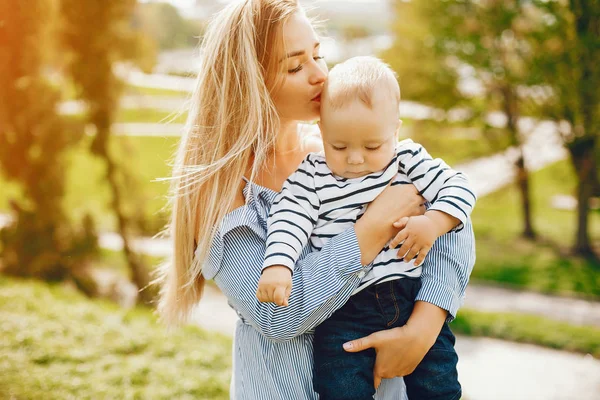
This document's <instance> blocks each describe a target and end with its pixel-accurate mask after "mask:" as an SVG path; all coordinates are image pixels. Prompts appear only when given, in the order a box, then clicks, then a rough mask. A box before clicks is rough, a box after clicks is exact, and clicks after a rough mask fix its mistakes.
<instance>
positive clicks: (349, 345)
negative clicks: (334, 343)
mask: <svg viewBox="0 0 600 400" xmlns="http://www.w3.org/2000/svg"><path fill="white" fill-rule="evenodd" d="M344 350H352V342H348V343H344Z"/></svg>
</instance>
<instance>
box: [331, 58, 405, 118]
mask: <svg viewBox="0 0 600 400" xmlns="http://www.w3.org/2000/svg"><path fill="white" fill-rule="evenodd" d="M379 95H385V96H386V97H385V98H386V100H388V101H395V102H396V106H398V105H399V104H400V86H399V85H398V80H397V78H396V73H395V72H394V71H393V70H392V69H391V68H390V66H389V65H387V64H386V63H384V62H383V61H381V60H380V59H378V58H376V57H372V56H360V57H353V58H350V59H348V60H346V61H344V62H343V63H340V64H337V65H336V66H335V67H333V68H332V69H331V71H330V72H329V75H328V77H327V82H326V84H325V89H324V91H323V98H322V101H323V104H324V105H326V106H329V107H331V108H332V109H333V110H337V109H340V108H342V107H344V106H345V105H348V104H350V103H352V102H353V101H355V100H357V99H358V100H359V101H361V102H362V103H363V104H364V105H366V106H367V107H369V108H370V109H372V108H373V103H374V101H375V98H376V96H379ZM396 109H398V107H396Z"/></svg>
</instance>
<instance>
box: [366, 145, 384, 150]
mask: <svg viewBox="0 0 600 400" xmlns="http://www.w3.org/2000/svg"><path fill="white" fill-rule="evenodd" d="M380 147H381V145H379V146H374V147H366V149H367V150H377V149H378V148H380Z"/></svg>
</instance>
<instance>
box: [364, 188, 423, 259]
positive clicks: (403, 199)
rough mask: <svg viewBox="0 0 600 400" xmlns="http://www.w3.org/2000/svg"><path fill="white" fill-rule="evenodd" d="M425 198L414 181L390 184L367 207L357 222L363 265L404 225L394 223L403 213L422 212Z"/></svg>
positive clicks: (408, 215) (403, 215)
mask: <svg viewBox="0 0 600 400" xmlns="http://www.w3.org/2000/svg"><path fill="white" fill-rule="evenodd" d="M424 203H425V199H424V198H423V197H422V196H420V195H419V193H418V191H417V188H415V187H414V185H396V186H388V187H387V188H386V189H385V190H384V191H383V192H381V193H380V194H379V196H377V197H376V198H375V200H373V201H372V202H371V203H370V204H369V206H368V207H367V211H366V212H365V214H364V215H363V216H362V218H361V219H359V220H358V221H357V222H356V224H355V225H354V229H355V231H356V237H357V238H358V244H359V247H360V253H361V262H362V264H363V265H367V264H369V263H370V262H371V261H373V260H374V259H375V257H376V256H377V254H379V252H380V251H381V249H382V248H383V246H385V245H386V243H388V242H389V241H390V239H392V238H393V237H394V236H395V235H396V234H397V233H398V231H399V230H401V229H402V228H404V226H394V223H395V222H397V221H398V220H400V219H402V218H403V217H411V216H416V215H423V214H424V213H425V206H424Z"/></svg>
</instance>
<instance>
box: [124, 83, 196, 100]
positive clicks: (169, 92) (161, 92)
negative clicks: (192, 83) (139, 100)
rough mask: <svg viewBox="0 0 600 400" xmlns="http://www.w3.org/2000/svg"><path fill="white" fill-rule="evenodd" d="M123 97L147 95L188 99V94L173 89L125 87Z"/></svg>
mask: <svg viewBox="0 0 600 400" xmlns="http://www.w3.org/2000/svg"><path fill="white" fill-rule="evenodd" d="M125 95H137V96H139V95H148V96H165V97H188V96H189V95H190V93H189V92H185V91H182V90H173V89H155V88H148V87H142V86H133V85H127V87H126V88H125Z"/></svg>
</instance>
